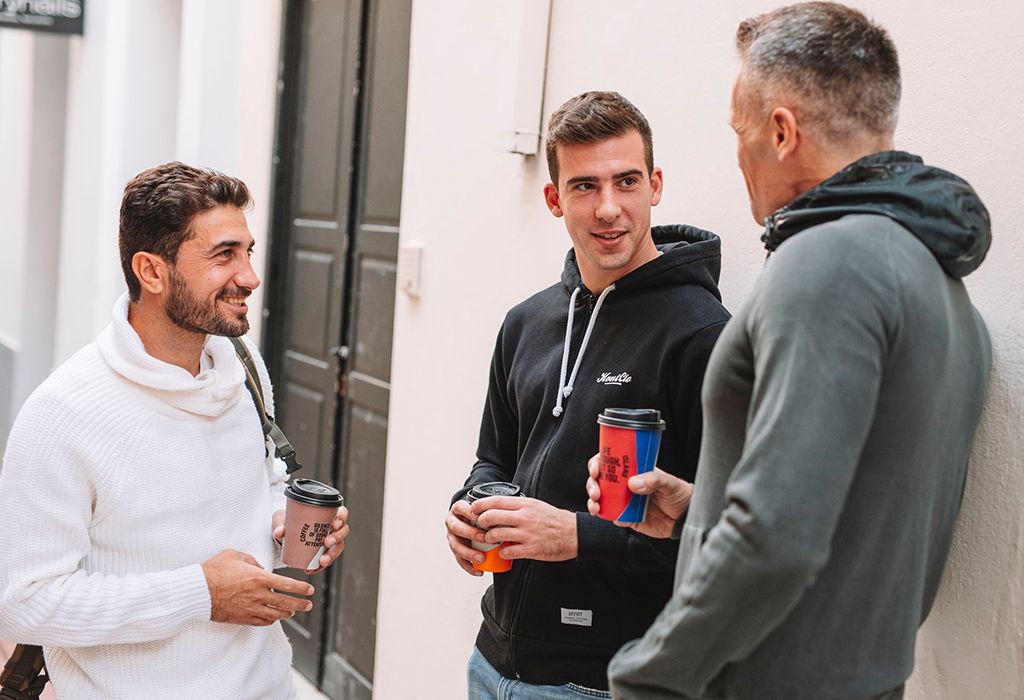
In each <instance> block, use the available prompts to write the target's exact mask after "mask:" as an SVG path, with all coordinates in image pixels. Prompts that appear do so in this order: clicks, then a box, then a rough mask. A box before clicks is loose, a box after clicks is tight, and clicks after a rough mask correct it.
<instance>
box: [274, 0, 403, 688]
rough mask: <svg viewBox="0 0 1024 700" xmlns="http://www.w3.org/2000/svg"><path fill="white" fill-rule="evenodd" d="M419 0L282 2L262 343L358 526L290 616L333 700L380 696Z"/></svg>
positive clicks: (309, 443) (302, 657) (280, 390)
mask: <svg viewBox="0 0 1024 700" xmlns="http://www.w3.org/2000/svg"><path fill="white" fill-rule="evenodd" d="M410 18H411V0H287V1H286V3H285V21H284V41H283V52H282V69H281V76H282V80H281V93H280V103H279V109H278V134H277V145H276V148H275V179H274V187H275V211H274V215H273V229H272V241H271V266H270V271H269V272H270V274H269V275H268V277H269V279H268V283H269V291H268V294H267V299H268V301H267V309H266V312H265V313H266V316H267V317H266V320H265V324H264V339H263V340H264V343H263V344H264V352H265V353H266V357H267V358H268V361H269V362H270V363H271V367H272V369H271V372H272V375H273V379H274V384H275V387H276V391H277V412H278V418H279V421H280V423H281V424H282V427H283V428H284V430H285V432H286V433H287V434H288V436H289V438H290V439H291V440H292V442H293V443H294V445H295V447H296V449H297V451H298V453H299V456H300V459H301V460H302V462H303V464H304V465H305V468H304V469H303V471H302V473H301V475H302V476H306V477H309V478H314V479H319V480H321V481H327V482H330V483H332V484H334V485H335V486H337V487H338V488H339V489H340V490H341V491H342V493H343V494H344V495H345V502H346V505H348V506H349V509H350V511H351V516H350V519H351V526H352V532H351V535H350V536H349V538H348V540H347V541H346V550H345V553H344V554H343V555H342V557H341V559H339V560H338V562H336V563H335V565H334V566H333V567H331V569H330V570H329V571H328V572H327V573H326V574H318V575H316V576H314V577H306V576H305V575H304V574H302V573H301V572H297V573H296V574H295V575H296V577H297V578H302V579H305V580H310V582H311V583H313V585H314V586H315V587H316V588H317V593H316V594H315V596H314V607H313V610H312V611H311V612H309V613H298V614H296V616H295V617H294V618H292V619H291V620H288V621H286V623H287V624H286V625H285V629H286V631H287V632H288V635H289V637H290V638H291V640H292V644H293V647H294V652H295V666H296V667H297V668H298V669H299V670H300V671H301V672H302V673H303V674H304V675H305V676H306V677H307V678H309V679H310V680H312V681H313V682H314V683H316V684H317V685H319V686H320V687H321V689H322V690H323V691H324V692H325V693H326V694H327V695H329V696H330V697H332V698H337V699H339V700H340V699H344V700H355V699H357V698H358V699H359V700H364V699H368V698H370V697H371V696H372V686H371V684H372V680H373V663H374V646H375V639H376V621H377V586H378V572H379V566H380V543H381V521H382V510H383V500H384V466H385V456H386V445H387V427H388V399H389V396H390V380H391V338H392V325H393V320H394V303H395V284H396V266H397V265H396V261H397V257H398V219H399V209H400V205H401V185H402V160H403V153H404V141H405V138H404V137H405V107H406V88H407V77H408V64H409V29H410Z"/></svg>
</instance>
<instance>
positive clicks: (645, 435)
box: [597, 408, 665, 523]
mask: <svg viewBox="0 0 1024 700" xmlns="http://www.w3.org/2000/svg"><path fill="white" fill-rule="evenodd" d="M597 423H598V425H600V426H601V438H600V471H599V472H598V475H597V481H598V485H599V486H600V487H601V510H600V512H598V515H599V516H600V517H602V518H604V519H605V520H617V521H618V522H620V523H642V522H643V521H644V516H645V515H646V514H647V496H641V495H639V494H635V493H633V492H632V491H630V490H629V486H628V485H627V483H626V482H627V481H629V477H631V476H634V475H635V474H644V473H646V472H649V471H651V470H652V469H654V463H655V462H656V461H657V460H658V448H659V447H661V431H663V430H664V429H665V421H663V420H661V412H660V411H656V410H654V409H652V408H606V409H605V410H604V413H602V414H601V415H599V416H598V417H597Z"/></svg>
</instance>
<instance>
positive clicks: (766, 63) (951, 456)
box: [588, 2, 991, 700]
mask: <svg viewBox="0 0 1024 700" xmlns="http://www.w3.org/2000/svg"><path fill="white" fill-rule="evenodd" d="M736 39H737V47H738V48H739V52H740V55H741V57H742V63H743V65H742V68H741V70H740V74H739V78H738V79H737V81H736V84H735V87H734V89H733V101H732V110H731V118H730V121H731V123H732V126H733V128H734V129H735V130H736V135H737V140H738V156H739V165H740V168H741V170H742V171H743V174H744V177H745V179H746V182H747V189H748V191H749V194H750V202H751V208H752V211H753V213H754V217H755V219H757V220H758V221H763V222H764V224H765V227H766V231H765V237H764V240H765V243H766V245H767V247H768V250H769V251H773V252H772V253H771V257H770V258H769V259H768V262H767V264H766V266H765V269H764V272H763V273H762V274H761V277H760V279H759V280H758V281H757V284H756V286H755V287H754V289H753V291H752V292H751V295H750V298H749V299H748V301H747V302H746V304H745V305H744V306H743V307H742V308H741V309H740V310H739V311H738V312H737V314H736V317H735V318H733V319H732V321H730V323H729V324H728V326H727V327H726V329H725V331H724V332H723V333H722V337H721V340H720V341H719V343H718V345H717V346H716V347H715V350H714V352H713V353H712V356H711V360H710V362H709V364H708V372H707V381H706V384H705V388H704V419H705V420H704V436H703V444H702V446H701V455H700V468H699V470H698V474H697V481H696V484H694V486H693V491H692V503H691V504H690V506H689V512H688V513H687V514H686V518H685V522H683V521H682V520H680V521H679V526H680V527H679V528H678V529H677V532H680V534H681V542H680V547H679V565H678V569H677V573H676V581H675V592H674V595H673V597H672V600H671V602H670V603H669V604H668V605H667V606H666V608H665V610H664V612H662V613H661V615H659V616H658V619H657V621H656V622H655V623H654V625H653V626H652V627H651V629H650V630H649V631H648V632H647V633H646V635H644V637H643V639H641V640H638V641H635V642H632V643H630V644H628V645H627V646H625V647H624V648H623V649H622V651H621V652H619V654H618V655H616V657H615V658H614V659H613V660H612V662H611V664H610V665H609V676H610V678H611V684H612V688H613V693H614V697H615V698H628V699H629V700H668V699H670V698H672V699H682V698H685V699H693V700H697V699H700V700H712V699H715V700H718V699H720V698H729V700H898V699H899V698H902V697H903V690H904V681H905V680H906V679H907V677H908V676H909V675H910V673H911V671H912V670H913V668H914V646H915V637H916V635H917V629H918V627H919V626H920V624H921V623H922V622H923V621H924V619H925V617H926V616H927V615H928V611H929V610H930V609H931V607H932V603H933V601H934V600H935V595H936V592H937V590H938V588H939V581H940V579H941V577H942V570H943V567H944V566H945V563H946V558H947V555H948V553H949V548H950V543H951V541H952V537H953V528H954V524H955V522H956V516H957V512H958V510H959V508H960V501H961V498H962V496H963V491H964V479H965V476H966V472H967V461H968V457H969V455H970V452H971V442H972V439H973V437H974V433H975V430H976V429H977V426H978V421H979V417H980V415H981V410H982V404H983V402H984V398H985V390H986V386H987V376H988V369H989V365H990V361H991V351H990V345H989V337H988V333H987V332H986V330H985V325H984V323H983V322H982V319H981V317H980V315H979V314H978V312H977V310H976V309H975V308H974V307H973V306H972V304H971V300H970V297H969V296H968V294H967V290H966V288H965V287H964V283H963V280H962V278H963V277H965V276H966V275H968V274H970V273H971V272H973V271H974V270H975V269H977V267H978V266H979V265H981V262H982V260H983V259H984V257H985V253H986V252H987V250H988V248H989V242H990V240H991V234H990V225H989V217H988V212H987V211H986V210H985V207H984V205H982V203H981V201H980V199H979V198H978V196H977V195H976V194H975V192H974V190H972V189H971V187H970V185H968V184H967V183H966V182H964V181H963V180H962V179H960V178H958V177H956V176H955V175H952V174H950V173H948V172H946V171H944V170H939V169H938V168H934V167H930V166H926V165H925V164H924V163H923V162H922V161H921V159H920V158H918V157H916V156H912V155H910V154H908V153H902V152H899V151H895V150H893V133H894V131H895V128H896V116H897V108H898V105H899V97H900V72H899V63H898V60H897V56H896V48H895V46H894V45H893V43H892V41H891V39H890V38H889V36H888V34H887V33H886V32H885V30H884V29H882V28H881V27H879V26H878V25H876V24H874V23H872V22H871V21H870V20H868V19H867V18H866V17H865V16H864V15H863V14H862V13H860V12H858V11H856V10H853V9H850V8H847V7H844V6H842V5H838V4H835V3H823V2H812V3H803V4H799V5H792V6H790V7H785V8H781V9H779V10H775V11H774V12H770V13H768V14H766V15H762V16H758V17H754V18H751V19H749V20H747V21H745V22H743V23H742V24H741V25H740V28H739V31H738V32H737V37H736ZM592 468H593V466H592ZM631 481H632V482H634V484H635V483H636V482H637V481H640V482H644V481H648V482H649V483H647V484H646V486H647V489H646V491H647V492H648V493H649V492H650V491H651V490H652V489H653V490H654V491H655V493H656V497H652V502H651V504H650V505H649V512H650V510H651V509H653V510H654V511H656V512H657V513H658V514H659V516H660V517H659V518H656V519H654V521H655V522H661V523H664V522H671V520H672V519H673V518H675V517H678V516H680V515H681V514H682V513H683V512H684V510H685V509H684V508H683V507H679V506H678V505H672V503H678V502H679V501H683V500H685V499H686V498H687V497H688V496H689V495H690V492H689V486H688V485H686V484H683V483H682V482H680V481H679V480H678V479H676V478H674V477H671V476H668V475H665V474H657V473H652V475H650V476H648V475H644V477H639V478H638V477H635V476H634V477H633V478H632V479H631ZM632 485H633V484H631V487H632ZM595 486H596V484H588V488H589V489H590V490H591V496H592V497H599V495H600V494H599V489H596V488H594V487H595ZM642 490H643V489H642ZM664 495H668V496H669V501H670V504H668V505H665V504H663V502H662V496H664ZM661 506H664V507H661ZM645 530H646V531H647V532H648V533H649V534H659V535H661V536H667V535H668V534H669V533H668V532H666V531H661V532H653V531H652V530H650V529H646V528H645ZM669 530H671V528H669Z"/></svg>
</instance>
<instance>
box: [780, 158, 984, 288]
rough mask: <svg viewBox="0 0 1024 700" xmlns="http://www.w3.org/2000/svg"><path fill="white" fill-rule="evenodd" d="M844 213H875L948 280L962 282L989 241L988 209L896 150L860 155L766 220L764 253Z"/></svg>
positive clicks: (958, 183) (942, 174) (943, 175)
mask: <svg viewBox="0 0 1024 700" xmlns="http://www.w3.org/2000/svg"><path fill="white" fill-rule="evenodd" d="M848 214H880V215H882V216H887V217H889V218H890V219H892V220H893V221H895V222H897V223H898V224H900V225H901V226H903V227H904V228H906V229H907V230H908V231H910V232H911V233H913V234H914V235H915V236H917V237H918V238H919V239H920V240H921V242H922V243H924V244H925V245H926V246H927V247H928V249H929V250H930V251H931V252H932V255H934V256H935V258H936V259H937V260H938V261H939V264H940V265H942V269H944V270H945V271H946V274H948V275H949V276H950V277H954V278H961V277H966V276H967V275H969V274H970V273H972V272H974V271H975V270H976V269H978V267H979V266H980V265H981V263H982V261H983V260H984V259H985V254H986V253H987V252H988V249H989V246H990V245H991V243H992V224H991V221H990V220H989V215H988V210H987V209H985V205H984V204H982V202H981V199H980V198H979V197H978V195H977V194H976V193H975V191H974V189H973V188H972V187H971V186H970V185H969V184H968V183H967V182H965V181H964V180H962V179H960V178H959V177H957V176H956V175H953V174H952V173H949V172H946V171H945V170H940V169H938V168H933V167H930V166H927V165H925V164H924V161H922V160H921V158H919V157H917V156H915V155H911V154H909V153H904V152H902V151H883V152H881V153H873V154H871V155H869V156H866V157H864V158H861V159H860V160H858V161H857V162H855V163H853V164H851V165H849V166H847V167H846V168H844V169H843V170H840V171H839V172H838V173H836V174H835V175H833V176H832V177H830V178H829V179H828V180H825V182H823V183H821V184H820V185H818V186H816V187H813V188H811V189H810V190H808V191H806V192H804V193H803V194H801V195H799V196H798V197H797V198H796V199H794V200H793V201H792V202H790V203H789V204H788V205H786V206H784V207H783V208H781V209H779V210H778V211H777V212H775V213H774V214H772V215H771V216H769V217H767V218H766V219H765V221H764V224H765V233H764V235H763V236H762V240H763V241H764V243H765V247H766V248H767V249H768V250H769V251H773V250H775V249H776V248H777V247H778V246H779V244H780V243H782V241H784V240H786V239H787V238H789V237H790V236H792V235H794V234H796V233H799V232H800V231H802V230H804V229H806V228H809V227H811V226H816V225H818V224H823V223H825V222H828V221H833V220H835V219H838V218H840V217H843V216H846V215H848Z"/></svg>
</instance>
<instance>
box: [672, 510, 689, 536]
mask: <svg viewBox="0 0 1024 700" xmlns="http://www.w3.org/2000/svg"><path fill="white" fill-rule="evenodd" d="M689 512H690V509H689V508H687V509H686V510H684V511H683V514H682V515H680V516H679V519H678V520H676V524H675V525H673V526H672V539H674V540H679V539H682V538H683V525H685V524H686V514H687V513H689Z"/></svg>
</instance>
